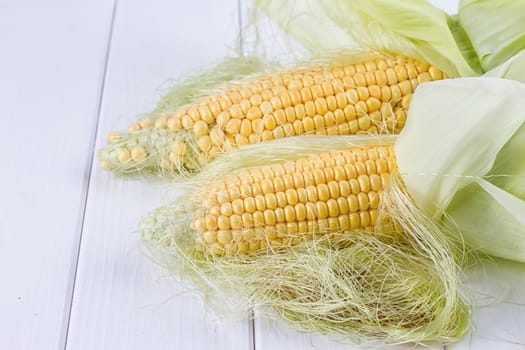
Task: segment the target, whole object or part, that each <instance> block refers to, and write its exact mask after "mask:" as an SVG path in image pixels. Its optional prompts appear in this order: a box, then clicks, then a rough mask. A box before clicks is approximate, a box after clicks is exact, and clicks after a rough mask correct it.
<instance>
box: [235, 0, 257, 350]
mask: <svg viewBox="0 0 525 350" xmlns="http://www.w3.org/2000/svg"><path fill="white" fill-rule="evenodd" d="M242 5H243V0H237V18H238V20H239V26H238V30H239V52H240V53H241V55H243V56H244V55H245V52H244V36H243V35H242V34H243V33H242V31H243V20H242V15H243V6H242ZM248 336H249V338H250V339H249V340H250V342H249V347H250V349H251V350H256V349H255V311H254V310H253V309H252V310H250V312H249V313H248Z"/></svg>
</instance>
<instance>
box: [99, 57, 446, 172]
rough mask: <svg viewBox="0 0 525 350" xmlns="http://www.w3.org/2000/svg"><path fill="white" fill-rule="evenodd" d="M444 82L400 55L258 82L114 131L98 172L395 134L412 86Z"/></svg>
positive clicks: (194, 165)
mask: <svg viewBox="0 0 525 350" xmlns="http://www.w3.org/2000/svg"><path fill="white" fill-rule="evenodd" d="M444 78H446V75H445V74H444V73H442V72H441V71H440V70H439V69H437V68H436V67H434V66H430V65H428V64H426V63H424V62H421V61H418V60H415V59H411V58H407V57H402V56H397V57H391V58H381V59H379V58H378V59H371V60H368V61H365V62H362V63H357V64H332V65H327V66H320V67H314V68H308V69H303V70H299V71H296V72H289V73H286V74H281V75H274V76H268V77H259V78H255V79H252V80H250V81H247V82H245V83H242V84H238V85H232V86H231V87H229V88H228V89H227V90H226V91H225V92H223V93H219V94H214V95H211V96H209V97H207V98H204V99H202V100H200V101H199V102H196V103H193V104H190V105H187V106H184V107H182V108H180V109H179V110H177V111H176V112H175V113H173V114H170V115H162V116H160V117H158V118H155V119H154V118H146V119H143V120H142V121H140V122H139V123H136V124H132V125H130V126H129V128H128V134H127V135H122V134H119V133H111V134H109V136H108V141H109V145H108V146H107V147H106V148H105V149H103V150H102V151H101V153H100V160H101V166H102V167H103V168H104V169H107V170H113V171H117V172H128V171H129V172H132V171H137V170H142V171H146V172H154V173H159V172H161V173H163V172H169V171H170V170H171V171H175V172H181V171H184V170H188V169H198V168H199V167H200V166H202V165H203V164H206V163H207V162H209V161H210V160H212V159H214V158H215V157H216V156H217V155H218V154H220V153H222V152H225V151H229V150H230V149H233V148H237V147H240V146H243V145H247V144H254V143H260V142H263V141H269V140H273V139H279V138H282V137H287V136H296V135H304V134H311V135H353V134H384V133H389V134H391V133H399V132H400V131H401V129H402V128H403V126H404V125H405V121H406V116H407V109H408V106H409V103H410V99H411V97H412V94H413V92H414V91H415V89H416V87H417V86H418V85H419V84H421V83H424V82H427V81H432V80H439V79H444Z"/></svg>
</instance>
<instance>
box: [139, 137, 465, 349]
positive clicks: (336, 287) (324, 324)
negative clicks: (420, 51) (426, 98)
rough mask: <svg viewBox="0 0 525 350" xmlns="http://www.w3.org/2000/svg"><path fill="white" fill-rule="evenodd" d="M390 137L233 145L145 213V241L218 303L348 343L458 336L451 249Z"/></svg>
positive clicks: (460, 318) (459, 311)
mask: <svg viewBox="0 0 525 350" xmlns="http://www.w3.org/2000/svg"><path fill="white" fill-rule="evenodd" d="M312 140H313V145H312ZM355 140H359V141H355ZM393 140H394V138H392V137H389V136H383V137H380V138H374V139H371V138H363V137H351V138H349V137H347V138H345V137H316V138H309V137H308V138H305V137H302V138H301V137H299V138H294V139H292V138H289V139H286V140H280V141H273V142H271V143H268V144H267V145H255V146H252V147H246V148H244V149H239V150H235V151H233V152H230V153H229V154H227V155H225V156H224V157H221V158H220V159H218V160H217V161H216V162H214V163H213V164H211V165H210V166H208V167H207V168H206V169H205V170H204V171H203V172H202V173H201V174H200V175H198V176H197V177H196V178H194V179H193V181H190V182H189V183H188V185H189V188H188V191H186V192H185V194H184V195H183V197H182V198H180V199H179V200H178V201H177V202H174V203H172V204H170V205H168V206H164V207H162V208H159V209H157V210H156V211H155V212H153V213H152V214H151V215H149V216H148V217H147V219H146V220H144V221H143V222H142V226H141V235H142V240H143V242H144V244H145V245H146V247H147V248H148V250H149V252H150V254H151V256H152V257H153V258H154V259H155V260H156V261H157V262H158V263H160V264H161V265H163V266H164V267H166V268H168V270H169V271H171V272H173V273H176V274H177V276H178V277H179V278H180V277H182V278H190V279H191V280H192V281H193V282H194V284H195V285H196V287H197V289H199V290H201V291H202V292H203V293H204V294H205V295H206V296H207V297H209V296H210V292H213V293H216V295H214V296H215V298H213V299H214V300H216V301H218V302H219V303H220V306H224V305H231V304H229V303H232V301H233V303H234V305H237V304H236V303H237V302H239V301H240V304H241V306H242V307H244V305H246V306H247V307H258V306H261V305H263V306H264V307H265V308H270V309H272V310H273V311H275V312H277V314H279V315H280V316H281V317H283V318H284V319H285V320H288V321H290V322H291V323H292V324H294V325H295V326H296V327H299V328H300V329H302V330H308V331H316V332H321V333H323V334H327V333H329V334H334V335H338V336H340V335H341V334H344V337H345V339H347V340H351V339H352V337H351V336H350V334H352V335H354V336H357V337H363V336H369V334H374V335H375V336H378V337H379V338H381V339H384V340H386V339H396V341H397V340H398V337H399V334H400V332H403V331H407V332H408V333H409V335H408V338H406V339H410V340H414V339H419V341H421V340H423V339H433V338H435V337H443V338H444V339H447V337H451V338H453V339H455V338H457V337H460V336H461V335H463V334H464V333H465V332H466V330H467V329H468V325H469V322H468V320H469V318H468V312H467V308H466V307H465V305H464V303H463V301H462V300H461V298H460V296H459V294H458V292H457V289H456V278H457V277H456V276H457V275H456V273H457V272H456V269H457V266H456V265H455V262H454V258H453V252H455V251H454V250H453V247H452V246H451V245H450V244H449V242H448V240H447V239H446V238H445V237H444V236H443V235H442V233H441V231H440V228H438V227H437V226H435V225H434V224H432V223H431V222H430V220H427V219H425V217H424V216H422V215H421V214H420V212H418V210H417V208H415V207H414V206H413V204H411V203H412V202H411V200H410V197H409V196H408V194H407V193H406V192H405V189H404V186H403V184H402V183H401V182H399V181H400V179H399V177H398V168H397V162H396V157H395V154H394V145H393ZM376 141H379V142H376ZM379 143H380V144H381V145H378V144H379ZM374 144H375V145H374ZM287 145H288V146H290V147H287ZM356 145H358V146H356ZM370 145H372V146H370ZM264 148H270V150H268V153H264V152H262V149H264ZM247 155H248V156H249V155H258V156H259V158H258V159H257V160H254V161H253V162H250V161H247V160H246V158H245V156H247ZM225 174H227V175H225ZM218 179H221V180H218ZM415 296H417V297H415ZM207 300H210V299H209V298H207ZM414 332H419V335H416V333H414ZM391 337H392V338H391Z"/></svg>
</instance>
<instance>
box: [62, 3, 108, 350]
mask: <svg viewBox="0 0 525 350" xmlns="http://www.w3.org/2000/svg"><path fill="white" fill-rule="evenodd" d="M117 2H118V0H114V2H113V7H112V13H111V21H110V25H109V35H108V39H107V45H106V55H105V58H104V69H103V72H102V82H101V85H100V93H99V95H98V98H97V118H96V121H95V132H94V134H93V135H92V137H91V141H90V155H89V159H88V164H87V167H88V169H89V170H88V174H87V185H86V190H85V195H84V200H83V202H84V203H83V205H84V206H83V209H82V218H81V222H80V237H79V239H78V244H77V247H76V250H75V252H76V257H75V260H74V264H73V267H72V270H73V272H72V276H71V278H70V282H69V284H70V285H71V288H70V290H69V293H67V296H66V298H68V299H69V305H68V308H67V309H66V311H65V315H64V320H65V321H64V326H63V327H62V329H63V333H64V334H63V335H62V337H61V339H62V344H63V345H64V346H63V348H64V350H65V349H67V342H68V336H69V326H70V323H71V312H72V309H73V298H74V296H75V286H76V279H77V272H78V264H79V260H80V248H81V246H82V236H83V233H84V224H85V219H86V208H87V202H88V199H89V189H90V184H91V175H92V173H93V168H94V167H95V164H94V159H95V144H96V140H97V137H98V128H99V123H100V115H101V112H102V102H103V100H104V90H105V86H106V78H107V72H108V65H109V57H110V52H111V43H112V39H113V29H114V26H115V17H116V14H117Z"/></svg>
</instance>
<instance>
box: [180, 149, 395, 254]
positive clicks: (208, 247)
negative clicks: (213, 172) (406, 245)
mask: <svg viewBox="0 0 525 350" xmlns="http://www.w3.org/2000/svg"><path fill="white" fill-rule="evenodd" d="M396 169H397V165H396V160H395V155H394V150H393V146H391V145H388V146H373V147H367V148H351V149H347V150H344V151H332V152H327V153H321V154H319V155H315V156H310V157H308V158H302V159H298V160H294V161H285V162H282V163H278V164H275V165H271V166H263V167H258V168H254V169H251V170H247V171H243V172H241V173H239V174H236V175H231V176H229V177H227V178H226V179H224V180H221V181H217V182H214V183H212V184H209V185H206V186H204V187H202V188H200V189H199V190H198V192H197V193H196V195H195V197H194V198H197V200H196V201H197V202H198V203H199V204H198V206H197V207H198V209H197V210H196V211H195V212H196V213H197V214H196V217H195V218H193V219H192V220H191V221H190V226H191V227H192V228H193V229H194V230H195V231H196V232H197V237H196V242H197V245H198V246H199V249H202V250H205V251H206V252H208V253H212V254H215V255H236V254H244V253H248V252H255V251H257V250H259V249H265V248H267V247H268V246H270V247H274V248H277V247H286V246H290V245H295V244H297V243H299V242H302V241H305V240H312V239H315V238H316V237H317V238H319V237H320V236H322V235H323V234H325V233H327V232H331V233H335V232H338V233H340V234H344V233H346V232H350V231H352V230H364V231H371V232H373V231H375V230H379V231H381V232H383V231H385V230H387V227H388V225H389V222H388V220H386V219H384V218H383V219H380V212H379V211H380V208H381V205H382V202H383V199H382V198H383V195H384V189H385V186H386V185H387V183H388V182H389V180H390V176H391V174H392V173H393V172H395V171H396Z"/></svg>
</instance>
